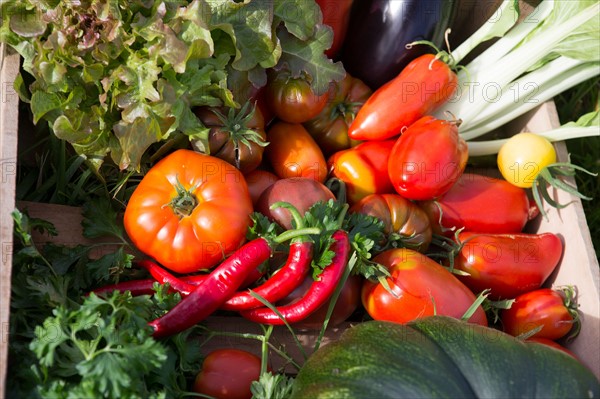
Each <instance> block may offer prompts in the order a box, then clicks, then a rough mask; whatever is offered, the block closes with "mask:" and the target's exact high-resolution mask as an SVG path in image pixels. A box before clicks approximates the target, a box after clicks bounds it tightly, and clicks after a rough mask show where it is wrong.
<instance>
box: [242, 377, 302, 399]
mask: <svg viewBox="0 0 600 399" xmlns="http://www.w3.org/2000/svg"><path fill="white" fill-rule="evenodd" d="M293 388H294V379H293V378H292V377H288V376H285V375H283V374H272V373H271V372H266V373H263V374H261V376H260V379H259V380H258V381H254V382H252V386H251V387H250V390H251V391H252V398H253V399H286V398H288V397H290V395H291V393H292V389H293Z"/></svg>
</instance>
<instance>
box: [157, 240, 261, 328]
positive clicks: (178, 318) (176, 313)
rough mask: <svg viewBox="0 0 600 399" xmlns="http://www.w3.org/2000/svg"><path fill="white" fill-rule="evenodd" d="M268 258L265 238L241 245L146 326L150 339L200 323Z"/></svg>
mask: <svg viewBox="0 0 600 399" xmlns="http://www.w3.org/2000/svg"><path fill="white" fill-rule="evenodd" d="M270 256H271V245H270V244H269V241H268V240H267V239H265V238H262V237H261V238H257V239H254V240H252V241H250V242H248V243H246V244H245V245H243V246H242V247H241V248H240V249H238V250H237V251H235V252H234V253H233V255H231V256H230V257H229V258H227V259H226V260H225V261H223V262H222V263H221V264H220V265H219V266H217V267H216V268H215V269H214V270H213V271H212V272H211V273H210V274H209V275H208V277H207V278H206V281H204V282H203V283H201V284H200V285H198V287H197V288H196V289H195V290H194V291H192V292H191V293H190V295H188V296H187V297H186V298H184V299H183V300H181V302H179V303H178V304H177V305H175V307H174V308H173V309H171V310H170V311H169V312H167V313H166V314H165V315H163V316H162V317H160V318H158V319H156V320H153V321H151V322H150V323H148V324H149V325H150V326H151V327H152V328H153V329H154V333H153V336H154V338H162V337H166V336H169V335H172V334H176V333H178V332H180V331H183V330H186V329H188V328H190V327H192V326H193V325H195V324H197V323H199V322H201V321H202V320H204V319H205V318H206V317H208V316H209V315H210V314H211V313H213V312H214V311H216V310H217V309H218V308H219V307H220V306H221V305H222V304H223V303H225V301H227V299H229V298H230V297H231V296H232V295H233V294H234V293H235V291H236V290H237V289H238V288H239V287H240V286H241V285H242V283H243V282H244V280H245V279H246V277H247V276H248V274H249V273H251V272H252V270H253V269H255V268H257V267H258V266H259V265H260V264H261V263H263V262H264V261H266V260H267V259H269V257H270Z"/></svg>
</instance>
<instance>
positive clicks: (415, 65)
mask: <svg viewBox="0 0 600 399" xmlns="http://www.w3.org/2000/svg"><path fill="white" fill-rule="evenodd" d="M457 87H458V79H457V77H456V74H455V73H454V72H453V71H452V69H450V67H449V66H448V64H446V63H445V62H444V61H442V60H440V59H438V58H436V56H435V55H432V54H425V55H422V56H420V57H417V58H416V59H414V60H413V61H411V62H410V63H409V64H408V65H407V66H406V67H405V68H404V69H403V70H402V72H400V74H399V75H398V76H397V77H395V78H394V79H392V80H391V81H389V82H388V83H386V84H385V85H383V86H381V87H380V88H379V89H377V90H376V91H375V93H373V95H372V96H371V97H369V99H368V100H367V102H366V103H365V104H364V105H363V106H362V108H361V109H360V111H358V114H357V115H356V118H355V119H354V121H353V122H352V124H351V125H350V128H349V129H348V136H350V138H352V139H354V140H385V139H388V138H391V137H394V136H397V135H399V134H400V133H401V131H402V129H405V128H407V127H409V126H410V125H412V124H413V123H414V122H416V121H417V120H419V119H420V118H421V117H423V116H425V115H427V114H429V113H431V112H432V111H434V110H435V109H437V108H438V107H439V106H440V105H442V104H444V103H445V102H446V101H447V100H448V99H450V98H451V97H452V95H453V94H454V92H455V91H456V88H457Z"/></svg>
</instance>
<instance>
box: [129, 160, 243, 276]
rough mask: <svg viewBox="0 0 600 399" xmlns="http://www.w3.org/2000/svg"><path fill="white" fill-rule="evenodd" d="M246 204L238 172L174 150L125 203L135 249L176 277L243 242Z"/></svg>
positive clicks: (212, 261)
mask: <svg viewBox="0 0 600 399" xmlns="http://www.w3.org/2000/svg"><path fill="white" fill-rule="evenodd" d="M252 211H253V208H252V201H251V199H250V194H249V192H248V187H247V185H246V181H245V180H244V176H243V175H242V173H241V172H240V171H239V170H238V169H237V168H236V167H235V166H233V165H231V164H229V163H227V162H225V161H223V160H222V159H219V158H216V157H213V156H210V155H205V154H201V153H198V152H194V151H190V150H177V151H175V152H173V153H172V154H170V155H168V156H166V157H165V158H163V159H162V160H161V161H159V162H158V163H157V164H155V165H154V166H153V167H152V168H151V169H150V170H149V171H148V173H146V175H145V176H144V178H143V179H142V181H141V182H140V184H139V185H138V186H137V188H136V189H135V191H134V192H133V194H132V195H131V198H130V200H129V202H128V204H127V208H126V209H125V215H124V224H125V230H126V231H127V234H128V235H129V238H130V239H131V241H132V242H133V243H134V244H135V246H136V247H137V248H138V249H139V250H140V251H142V252H144V253H145V254H147V255H149V256H151V257H153V258H154V259H156V260H157V261H158V262H159V263H161V264H162V265H163V266H165V267H167V268H169V269H171V270H173V271H176V272H180V273H189V272H194V271H198V270H200V269H206V268H210V267H212V266H214V265H216V264H217V263H218V262H219V261H221V260H222V259H223V257H224V256H225V255H228V254H229V253H231V252H233V251H234V250H235V249H237V248H238V247H239V246H240V245H241V244H242V243H243V242H244V240H245V236H246V230H247V228H248V225H249V224H250V214H251V213H252Z"/></svg>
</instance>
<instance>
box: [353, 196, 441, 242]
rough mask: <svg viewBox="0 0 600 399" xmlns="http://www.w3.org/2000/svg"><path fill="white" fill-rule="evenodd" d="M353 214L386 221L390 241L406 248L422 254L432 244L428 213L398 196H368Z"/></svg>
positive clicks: (355, 208)
mask: <svg viewBox="0 0 600 399" xmlns="http://www.w3.org/2000/svg"><path fill="white" fill-rule="evenodd" d="M350 212H357V213H362V214H365V215H370V216H375V217H376V218H378V219H380V220H382V221H383V225H384V232H385V234H387V236H388V239H390V240H393V241H399V242H400V245H402V246H403V247H407V248H411V249H414V250H417V251H419V252H423V251H424V250H426V249H427V248H428V247H429V244H430V243H431V236H432V233H431V225H430V223H429V218H428V217H427V214H426V213H425V211H423V210H422V209H421V208H420V207H419V206H418V205H417V204H415V203H414V202H412V201H409V200H407V199H406V198H403V197H401V196H400V195H398V194H371V195H367V196H366V197H364V198H363V199H361V200H360V201H358V202H357V203H355V204H354V205H352V207H351V208H350Z"/></svg>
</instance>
